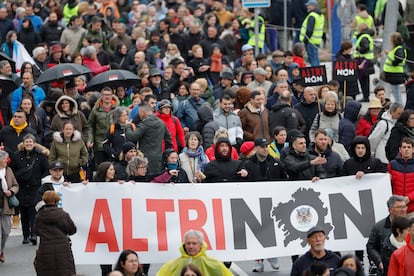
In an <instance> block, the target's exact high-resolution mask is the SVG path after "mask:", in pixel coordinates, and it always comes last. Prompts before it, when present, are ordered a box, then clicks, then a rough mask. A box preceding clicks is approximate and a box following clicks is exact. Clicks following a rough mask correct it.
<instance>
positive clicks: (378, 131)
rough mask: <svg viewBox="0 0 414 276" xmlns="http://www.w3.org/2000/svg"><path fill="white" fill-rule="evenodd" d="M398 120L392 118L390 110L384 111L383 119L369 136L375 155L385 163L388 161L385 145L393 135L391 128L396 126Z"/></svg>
mask: <svg viewBox="0 0 414 276" xmlns="http://www.w3.org/2000/svg"><path fill="white" fill-rule="evenodd" d="M396 121H397V120H396V119H393V118H392V116H391V114H390V112H389V111H387V112H384V113H383V114H382V115H381V120H379V121H378V122H377V125H376V126H375V128H374V129H373V130H372V132H371V134H370V135H369V136H368V140H369V143H370V145H371V152H372V153H373V156H375V157H376V158H378V159H380V160H381V162H382V163H384V164H387V163H388V159H387V156H386V154H385V146H386V145H387V141H388V138H389V137H390V135H391V129H392V128H393V127H394V125H395V123H396Z"/></svg>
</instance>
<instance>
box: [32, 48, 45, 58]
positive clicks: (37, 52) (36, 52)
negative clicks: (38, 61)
mask: <svg viewBox="0 0 414 276" xmlns="http://www.w3.org/2000/svg"><path fill="white" fill-rule="evenodd" d="M45 51H46V50H45V48H44V47H41V46H39V47H36V48H34V49H33V51H32V55H33V58H37V57H38V56H39V55H40V54H42V53H43V52H45Z"/></svg>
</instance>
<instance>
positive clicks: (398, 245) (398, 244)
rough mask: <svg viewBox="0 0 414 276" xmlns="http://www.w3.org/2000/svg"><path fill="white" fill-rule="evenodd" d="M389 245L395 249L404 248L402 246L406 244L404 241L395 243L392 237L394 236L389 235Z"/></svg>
mask: <svg viewBox="0 0 414 276" xmlns="http://www.w3.org/2000/svg"><path fill="white" fill-rule="evenodd" d="M390 243H391V244H392V245H394V246H395V247H396V248H400V247H401V246H404V245H406V242H405V241H401V242H400V241H397V239H396V238H395V237H394V235H392V234H391V235H390Z"/></svg>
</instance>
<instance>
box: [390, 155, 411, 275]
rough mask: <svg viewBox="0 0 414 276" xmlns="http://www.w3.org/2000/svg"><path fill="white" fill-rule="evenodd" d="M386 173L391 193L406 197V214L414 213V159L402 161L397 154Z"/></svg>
mask: <svg viewBox="0 0 414 276" xmlns="http://www.w3.org/2000/svg"><path fill="white" fill-rule="evenodd" d="M388 172H389V173H390V174H391V185H392V193H393V194H395V195H400V196H408V198H409V199H410V203H408V210H407V212H408V213H411V212H414V159H413V158H412V159H409V160H407V161H404V160H403V159H402V158H401V156H400V154H398V155H397V157H396V158H395V159H394V160H392V161H391V162H390V163H388ZM413 275H414V274H413Z"/></svg>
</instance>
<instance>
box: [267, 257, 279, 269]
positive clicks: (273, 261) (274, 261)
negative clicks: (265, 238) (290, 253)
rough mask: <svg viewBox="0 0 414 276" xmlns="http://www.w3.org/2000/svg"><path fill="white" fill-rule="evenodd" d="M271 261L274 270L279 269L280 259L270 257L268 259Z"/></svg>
mask: <svg viewBox="0 0 414 276" xmlns="http://www.w3.org/2000/svg"><path fill="white" fill-rule="evenodd" d="M267 260H268V261H269V263H270V266H271V267H272V268H273V269H274V270H279V261H278V259H277V258H269V259H267Z"/></svg>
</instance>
